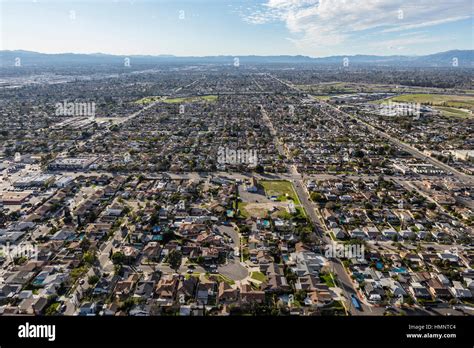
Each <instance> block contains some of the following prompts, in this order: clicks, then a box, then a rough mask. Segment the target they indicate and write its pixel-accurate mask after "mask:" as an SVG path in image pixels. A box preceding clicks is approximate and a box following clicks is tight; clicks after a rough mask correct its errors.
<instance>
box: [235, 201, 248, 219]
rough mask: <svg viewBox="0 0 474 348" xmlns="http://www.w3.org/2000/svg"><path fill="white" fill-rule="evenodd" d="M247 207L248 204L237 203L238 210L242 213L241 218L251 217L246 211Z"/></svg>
mask: <svg viewBox="0 0 474 348" xmlns="http://www.w3.org/2000/svg"><path fill="white" fill-rule="evenodd" d="M246 205H247V203H245V202H238V203H237V208H238V209H239V211H240V216H242V217H243V218H245V219H246V218H248V217H249V216H250V214H249V212H248V211H247V210H245V206H246Z"/></svg>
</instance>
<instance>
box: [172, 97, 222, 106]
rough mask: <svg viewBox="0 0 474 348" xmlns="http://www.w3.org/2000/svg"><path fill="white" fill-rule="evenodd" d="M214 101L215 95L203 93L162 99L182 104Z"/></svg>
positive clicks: (215, 99)
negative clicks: (194, 95) (201, 94)
mask: <svg viewBox="0 0 474 348" xmlns="http://www.w3.org/2000/svg"><path fill="white" fill-rule="evenodd" d="M203 101H204V102H211V103H212V102H215V101H217V95H203V96H196V97H183V98H170V99H165V100H163V102H164V103H167V104H183V103H197V102H203Z"/></svg>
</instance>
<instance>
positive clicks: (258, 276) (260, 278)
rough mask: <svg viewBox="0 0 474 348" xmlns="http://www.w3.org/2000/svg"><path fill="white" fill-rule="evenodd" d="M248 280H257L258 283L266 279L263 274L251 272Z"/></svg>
mask: <svg viewBox="0 0 474 348" xmlns="http://www.w3.org/2000/svg"><path fill="white" fill-rule="evenodd" d="M250 278H252V279H255V280H258V281H259V282H262V283H263V282H265V281H266V280H267V277H265V274H263V273H262V272H252V273H251V274H250Z"/></svg>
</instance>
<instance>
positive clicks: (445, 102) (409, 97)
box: [390, 94, 474, 109]
mask: <svg viewBox="0 0 474 348" xmlns="http://www.w3.org/2000/svg"><path fill="white" fill-rule="evenodd" d="M390 99H391V100H392V101H395V102H407V103H420V104H428V105H433V106H446V107H453V108H465V109H474V97H472V96H464V95H463V96H460V95H441V94H405V95H400V96H397V97H393V98H390Z"/></svg>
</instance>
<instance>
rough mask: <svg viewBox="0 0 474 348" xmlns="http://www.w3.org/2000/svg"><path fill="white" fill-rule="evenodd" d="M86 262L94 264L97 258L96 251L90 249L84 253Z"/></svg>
mask: <svg viewBox="0 0 474 348" xmlns="http://www.w3.org/2000/svg"><path fill="white" fill-rule="evenodd" d="M82 259H83V260H84V262H85V263H88V264H89V265H92V264H93V263H94V262H95V260H96V255H95V252H94V251H88V252H86V253H85V254H84V256H83V258H82Z"/></svg>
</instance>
